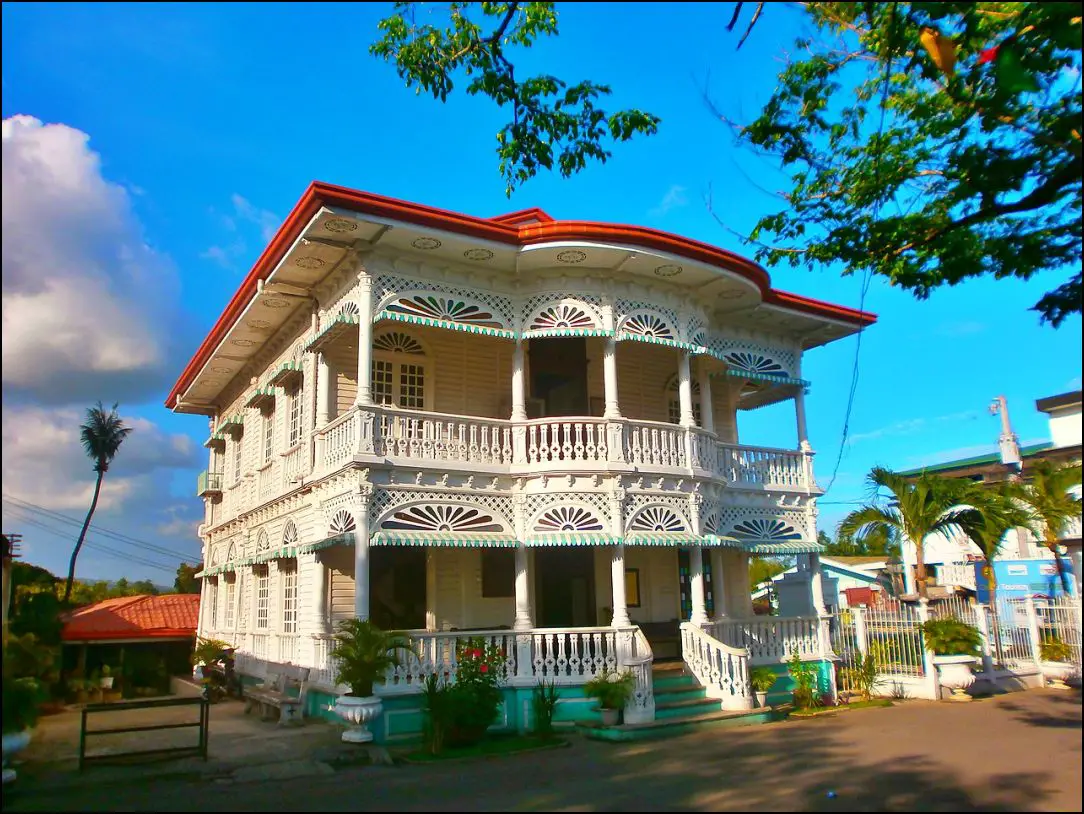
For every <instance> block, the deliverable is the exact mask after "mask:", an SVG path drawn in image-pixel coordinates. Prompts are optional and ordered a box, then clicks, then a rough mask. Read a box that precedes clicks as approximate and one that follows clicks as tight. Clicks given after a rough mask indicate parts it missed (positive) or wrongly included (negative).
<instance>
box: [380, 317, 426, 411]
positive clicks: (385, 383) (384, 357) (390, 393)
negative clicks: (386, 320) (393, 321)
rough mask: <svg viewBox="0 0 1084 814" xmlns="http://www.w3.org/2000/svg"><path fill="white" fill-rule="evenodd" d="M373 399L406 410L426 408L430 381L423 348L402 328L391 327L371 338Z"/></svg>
mask: <svg viewBox="0 0 1084 814" xmlns="http://www.w3.org/2000/svg"><path fill="white" fill-rule="evenodd" d="M372 387H373V401H374V402H376V403H377V404H383V405H386V406H389V407H401V408H403V409H406V410H425V409H428V408H429V404H430V401H431V400H432V391H433V384H432V381H431V377H430V375H429V369H428V365H427V362H426V357H425V349H424V348H422V346H421V344H420V343H419V342H418V340H416V339H415V338H414V337H412V336H411V335H410V334H408V333H406V332H405V331H400V330H391V331H386V332H385V333H382V334H380V335H379V336H377V337H376V338H375V339H374V340H373V369H372Z"/></svg>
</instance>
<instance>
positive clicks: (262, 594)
mask: <svg viewBox="0 0 1084 814" xmlns="http://www.w3.org/2000/svg"><path fill="white" fill-rule="evenodd" d="M253 570H254V572H255V577H256V629H257V630H267V627H268V611H269V602H270V600H271V573H270V571H269V569H268V567H267V566H266V565H261V566H259V567H257V568H255V569H253Z"/></svg>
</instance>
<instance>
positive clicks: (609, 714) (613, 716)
mask: <svg viewBox="0 0 1084 814" xmlns="http://www.w3.org/2000/svg"><path fill="white" fill-rule="evenodd" d="M598 711H599V712H600V713H601V714H602V725H603V726H617V722H618V721H619V720H620V719H621V710H619V709H607V708H606V707H599V710H598Z"/></svg>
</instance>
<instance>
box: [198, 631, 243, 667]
mask: <svg viewBox="0 0 1084 814" xmlns="http://www.w3.org/2000/svg"><path fill="white" fill-rule="evenodd" d="M232 648H233V645H232V644H230V643H229V642H225V641H223V640H222V639H205V638H203V637H202V636H199V637H197V639H196V646H195V648H193V650H192V664H193V665H203V664H213V663H214V662H216V661H218V660H219V659H220V658H222V652H223V651H224V650H230V649H232Z"/></svg>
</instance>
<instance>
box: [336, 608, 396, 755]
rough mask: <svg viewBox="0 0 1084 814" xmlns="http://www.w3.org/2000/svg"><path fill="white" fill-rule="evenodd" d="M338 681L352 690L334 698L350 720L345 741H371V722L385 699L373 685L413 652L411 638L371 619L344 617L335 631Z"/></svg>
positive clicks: (381, 680) (337, 705) (343, 717)
mask: <svg viewBox="0 0 1084 814" xmlns="http://www.w3.org/2000/svg"><path fill="white" fill-rule="evenodd" d="M334 638H335V645H334V647H335V650H334V658H335V681H336V683H338V684H345V685H346V686H347V687H349V688H350V690H349V692H346V693H344V694H343V695H340V696H339V698H338V700H337V701H336V702H335V712H336V713H337V714H338V715H339V717H341V718H342V719H343V720H344V721H346V722H347V724H350V725H351V726H349V727H348V728H347V730H346V731H345V732H343V737H342V739H343V741H345V742H346V743H369V742H370V741H371V740H372V739H373V733H372V732H370V731H369V729H368V724H369V722H370V721H372V720H374V719H375V718H376V717H377V716H378V715H380V710H381V708H382V702H381V700H380V698H379V697H378V696H376V695H374V693H373V685H374V684H377V683H380V682H383V681H384V677H385V675H386V674H387V671H388V670H389V669H390V668H392V667H397V666H399V663H400V659H401V656H402V654H403V653H410V652H411V650H410V640H409V639H408V638H407V637H406V636H405V635H403V634H402V633H400V632H398V631H387V630H381V629H380V628H378V627H377V626H376V625H374V624H373V623H372V622H370V621H369V620H368V619H344V620H343V621H341V622H339V626H338V630H337V632H336V633H335V637H334Z"/></svg>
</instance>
